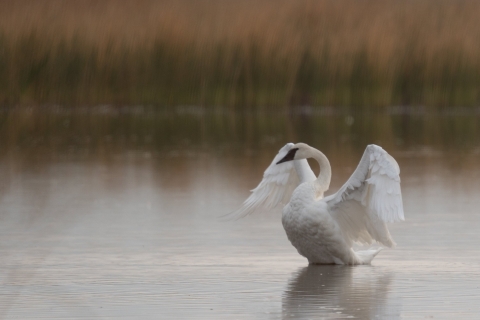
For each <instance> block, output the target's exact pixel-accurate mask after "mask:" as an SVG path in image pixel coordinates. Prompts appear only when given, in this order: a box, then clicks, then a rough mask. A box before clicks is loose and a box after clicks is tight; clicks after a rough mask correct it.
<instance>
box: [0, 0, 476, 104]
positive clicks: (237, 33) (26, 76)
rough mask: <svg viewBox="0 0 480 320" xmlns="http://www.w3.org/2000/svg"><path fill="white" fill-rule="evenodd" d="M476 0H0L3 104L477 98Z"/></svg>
mask: <svg viewBox="0 0 480 320" xmlns="http://www.w3.org/2000/svg"><path fill="white" fill-rule="evenodd" d="M479 16H480V2H476V1H464V0H456V1H446V0H423V1H414V0H404V1H395V0H378V1H377V0H370V1H368V0H367V1H346V0H328V1H314V0H310V1H309V0H297V1H289V0H275V1H273V0H271V1H270V0H238V1H223V0H196V1H194V0H191V1H189V0H165V1H149V0H135V1H130V0H124V1H115V0H103V1H100V0H98V1H93V0H63V1H62V0H15V1H8V0H3V1H0V103H2V104H4V105H5V104H6V105H18V104H23V105H26V104H30V105H31V104H39V105H40V104H56V103H58V104H66V105H89V104H103V103H107V104H122V105H126V104H153V105H160V106H169V105H181V104H196V105H205V106H240V107H242V108H264V107H269V106H275V107H276V106H289V105H307V104H308V105H333V106H351V107H356V108H363V107H382V106H386V105H393V104H408V105H419V104H421V105H427V106H432V107H441V106H451V105H456V106H458V105H462V106H470V105H478V104H479V103H480V20H479V19H478V17H479Z"/></svg>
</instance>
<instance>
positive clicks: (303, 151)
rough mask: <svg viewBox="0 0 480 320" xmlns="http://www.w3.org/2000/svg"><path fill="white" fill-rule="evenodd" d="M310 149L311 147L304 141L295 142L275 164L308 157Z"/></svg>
mask: <svg viewBox="0 0 480 320" xmlns="http://www.w3.org/2000/svg"><path fill="white" fill-rule="evenodd" d="M310 149H311V147H310V146H309V145H308V144H305V143H296V144H294V145H293V146H292V148H291V149H290V150H289V151H288V153H287V154H286V155H285V157H283V158H282V159H280V161H278V162H277V164H280V163H283V162H287V161H292V160H301V159H307V158H310V154H311V152H310Z"/></svg>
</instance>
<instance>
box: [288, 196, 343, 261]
mask: <svg viewBox="0 0 480 320" xmlns="http://www.w3.org/2000/svg"><path fill="white" fill-rule="evenodd" d="M297 189H298V188H297ZM295 191H297V190H295ZM298 191H299V192H295V194H294V196H292V199H291V200H290V202H289V203H288V204H287V205H286V206H285V208H284V210H283V215H282V224H283V227H284V228H285V232H286V233H287V237H288V239H289V240H290V242H291V243H292V245H293V246H294V247H295V248H296V249H297V251H298V252H299V253H300V254H301V255H303V256H304V257H306V258H307V259H308V260H309V261H311V262H319V263H333V262H334V260H332V259H333V258H332V255H331V254H330V252H331V249H332V248H331V247H332V245H333V243H334V242H336V241H335V240H334V239H335V238H336V233H337V232H338V231H339V230H338V227H337V226H336V224H335V222H334V221H333V219H332V218H331V216H330V214H329V212H328V207H327V204H326V203H325V202H323V201H322V200H320V201H316V200H315V198H314V190H312V192H311V193H310V196H309V197H307V195H306V194H307V191H308V190H307V188H304V190H298Z"/></svg>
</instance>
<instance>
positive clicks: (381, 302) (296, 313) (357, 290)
mask: <svg viewBox="0 0 480 320" xmlns="http://www.w3.org/2000/svg"><path fill="white" fill-rule="evenodd" d="M392 278H393V276H392V274H390V273H384V272H379V271H378V270H376V269H375V268H374V267H372V266H360V267H359V266H357V267H352V266H335V265H331V266H330V265H328V266H318V265H316V266H314V265H309V266H308V267H304V268H301V269H300V270H299V271H297V272H295V273H293V275H292V277H291V279H290V280H289V283H288V286H287V289H286V290H285V292H284V295H283V299H282V310H283V313H282V318H283V319H312V317H313V318H329V319H331V318H339V319H342V318H352V317H354V318H358V319H373V318H375V316H376V315H381V317H382V318H385V316H388V319H396V318H399V317H400V314H399V311H398V310H400V308H399V306H397V305H395V304H393V305H392V304H390V305H389V304H388V303H387V300H388V298H389V297H388V293H389V289H390V284H391V282H392Z"/></svg>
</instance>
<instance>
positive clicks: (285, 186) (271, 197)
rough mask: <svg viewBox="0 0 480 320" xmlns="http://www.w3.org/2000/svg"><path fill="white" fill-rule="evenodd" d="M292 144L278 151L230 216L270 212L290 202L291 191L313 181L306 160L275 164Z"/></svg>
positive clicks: (312, 175)
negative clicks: (254, 186)
mask: <svg viewBox="0 0 480 320" xmlns="http://www.w3.org/2000/svg"><path fill="white" fill-rule="evenodd" d="M292 146H293V143H287V144H286V145H285V146H284V147H283V148H281V149H280V151H279V152H278V154H277V155H276V156H275V158H274V159H273V161H272V163H271V164H270V165H269V166H268V168H267V169H266V170H265V172H264V174H263V179H262V181H261V182H260V184H259V185H258V186H257V187H256V188H255V189H253V190H251V194H250V196H249V197H248V198H247V199H246V200H245V201H244V202H243V205H242V206H241V207H240V208H239V209H238V210H236V211H234V212H233V213H231V215H233V216H235V217H237V218H241V217H244V216H247V215H249V214H251V213H253V212H255V211H259V210H271V209H273V208H275V207H276V206H277V205H279V204H282V203H283V204H285V203H287V202H288V201H289V200H290V197H291V196H292V193H293V190H295V188H296V187H297V186H298V185H299V184H300V183H302V182H306V181H307V180H308V181H313V180H315V174H314V173H313V171H312V169H311V168H310V166H309V165H308V162H307V160H305V159H304V160H294V161H287V162H284V163H281V164H278V165H277V164H276V163H277V162H278V161H280V160H281V159H282V158H283V157H284V156H285V155H286V154H287V153H288V151H290V149H291V148H292Z"/></svg>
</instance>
